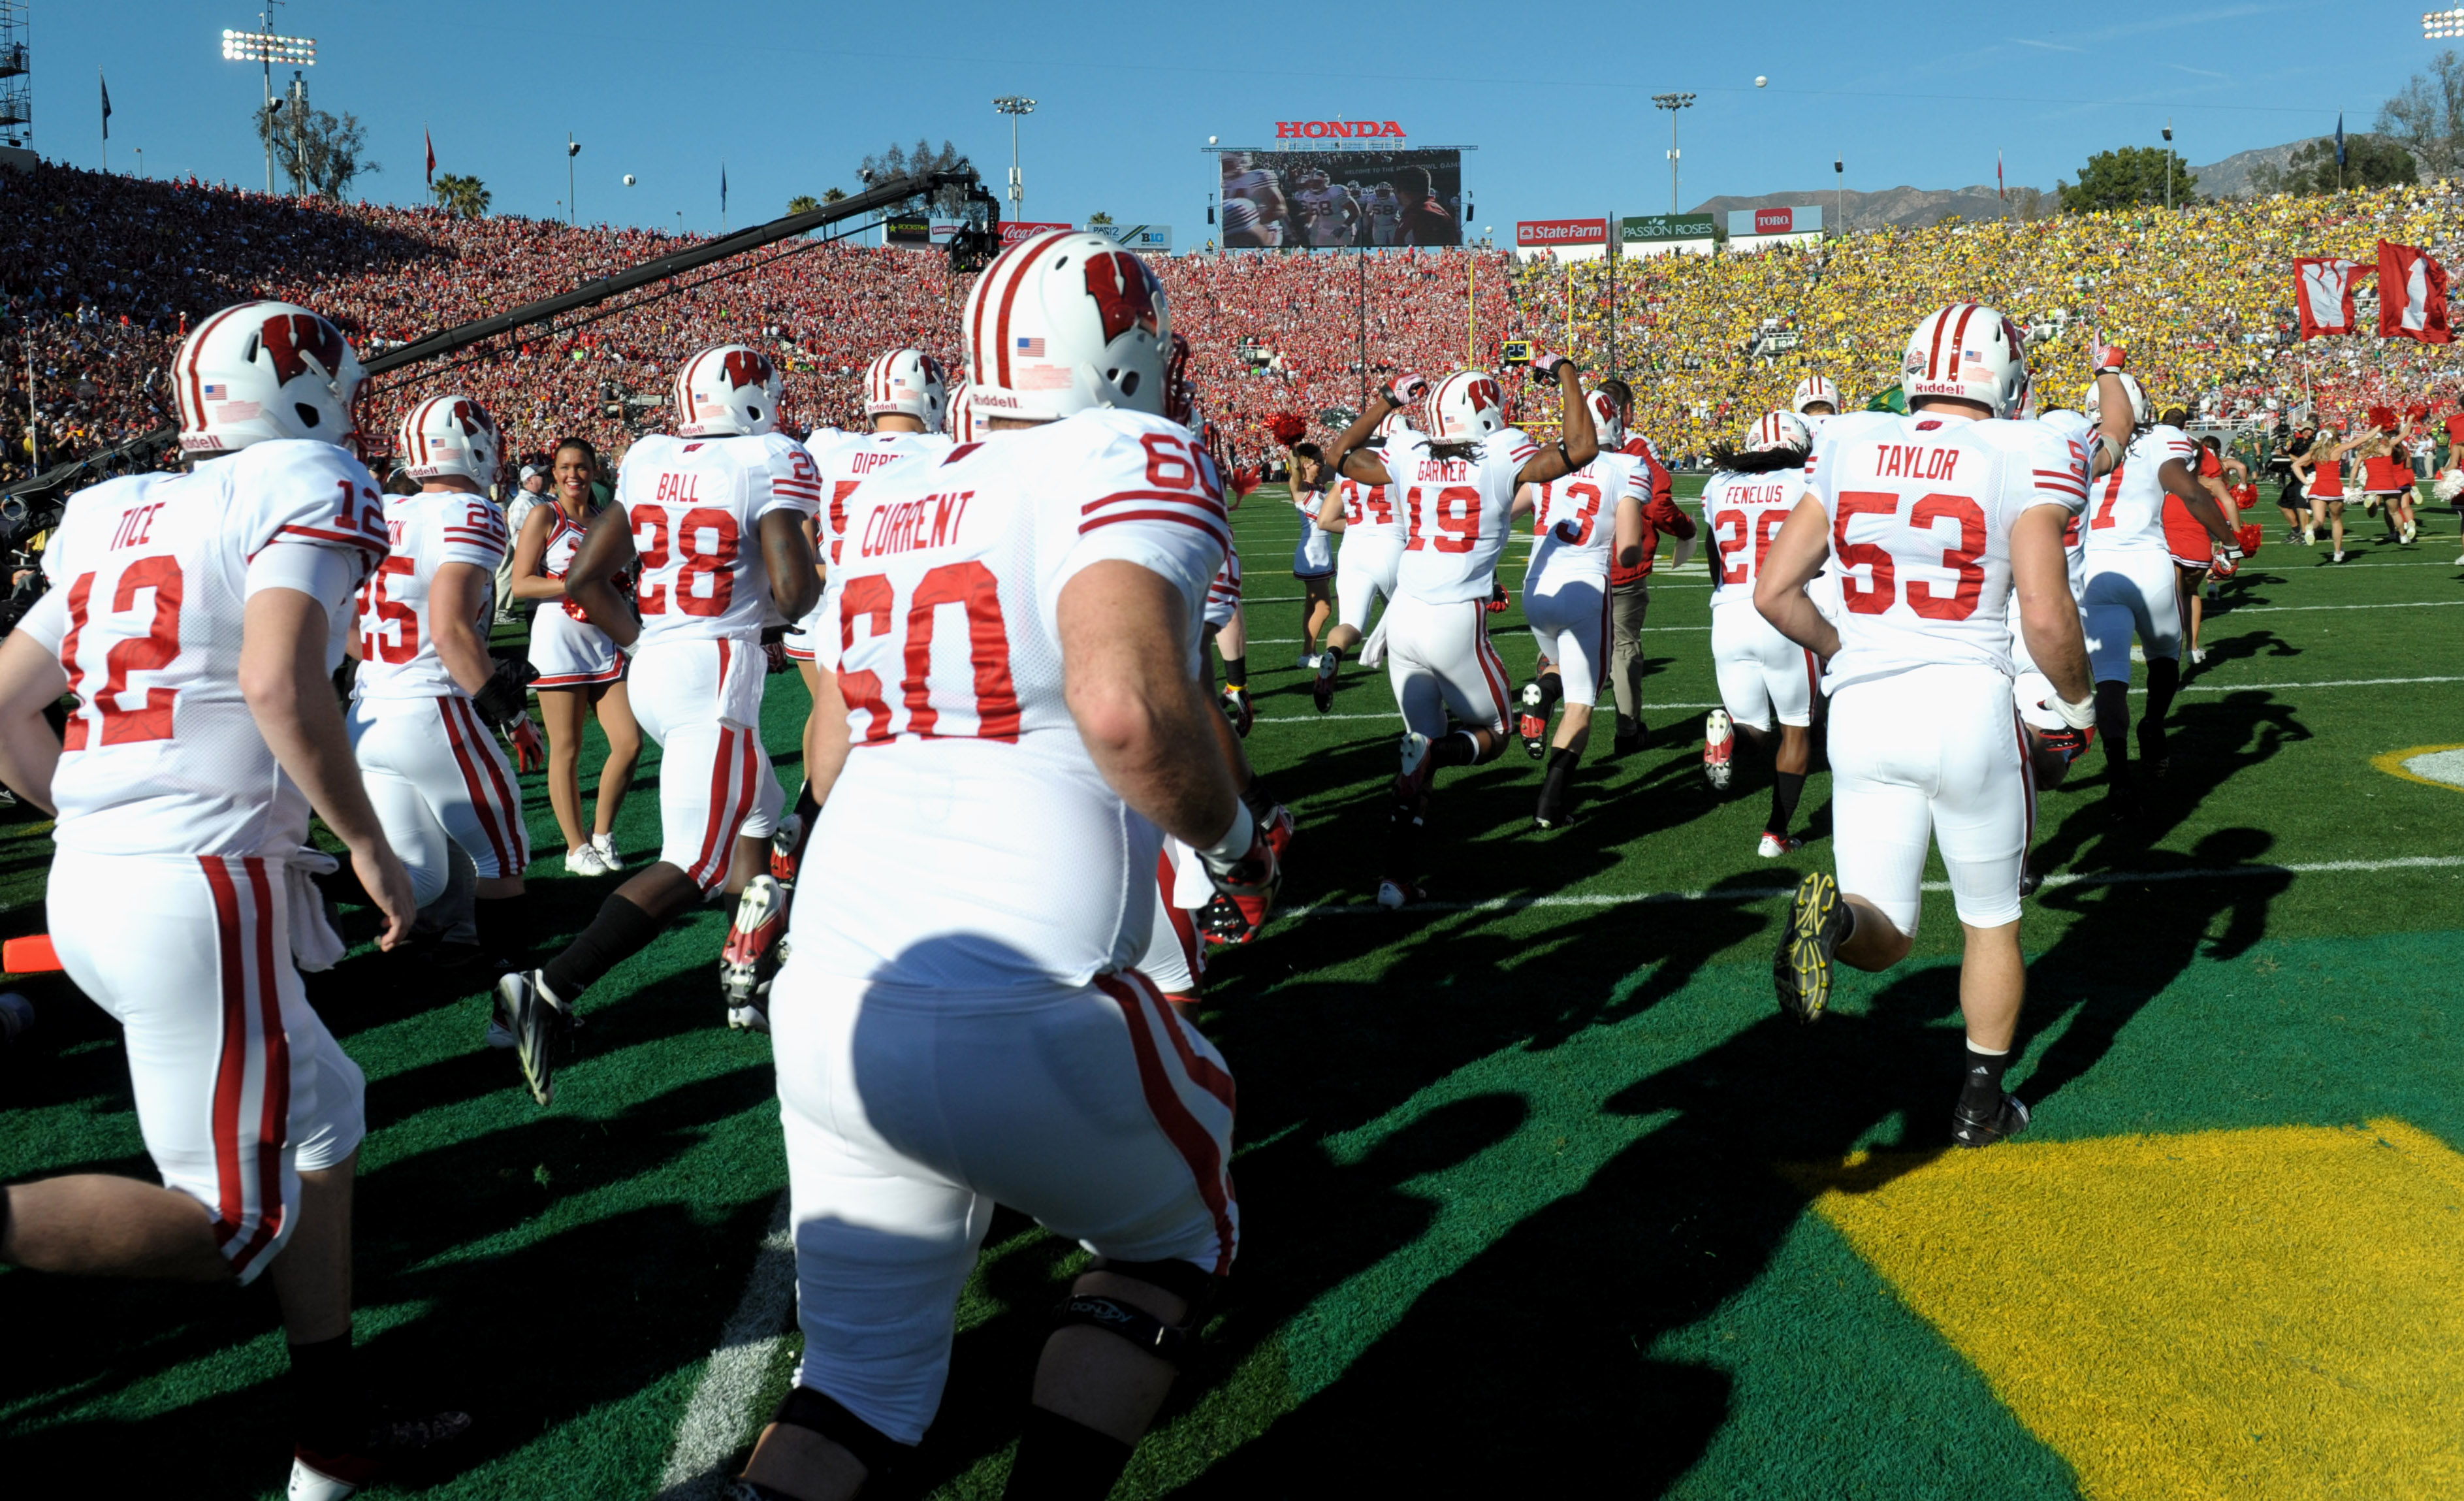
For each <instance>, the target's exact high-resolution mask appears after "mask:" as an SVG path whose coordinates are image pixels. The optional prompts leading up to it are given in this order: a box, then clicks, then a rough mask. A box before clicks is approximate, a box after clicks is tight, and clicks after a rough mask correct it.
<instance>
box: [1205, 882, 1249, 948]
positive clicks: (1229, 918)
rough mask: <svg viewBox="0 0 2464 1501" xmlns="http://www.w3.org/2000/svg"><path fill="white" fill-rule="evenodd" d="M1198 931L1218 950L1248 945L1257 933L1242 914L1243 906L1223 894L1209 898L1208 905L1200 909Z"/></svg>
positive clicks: (1219, 893) (1218, 893) (1207, 899)
mask: <svg viewBox="0 0 2464 1501" xmlns="http://www.w3.org/2000/svg"><path fill="white" fill-rule="evenodd" d="M1198 931H1199V933H1200V934H1202V935H1203V936H1204V937H1205V938H1206V941H1207V942H1209V943H1211V944H1214V945H1215V946H1216V947H1218V948H1225V947H1229V946H1230V945H1232V944H1235V943H1246V942H1248V941H1249V939H1250V938H1251V937H1252V935H1253V934H1254V933H1255V932H1256V930H1255V929H1253V928H1251V927H1250V926H1249V919H1248V917H1247V916H1245V915H1243V913H1242V911H1241V904H1240V903H1238V902H1236V901H1234V900H1233V899H1232V898H1231V897H1229V896H1226V895H1225V894H1222V893H1221V892H1217V893H1216V894H1213V895H1211V896H1209V897H1207V898H1206V905H1205V906H1203V907H1200V908H1199V909H1198Z"/></svg>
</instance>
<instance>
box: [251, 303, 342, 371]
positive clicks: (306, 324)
mask: <svg viewBox="0 0 2464 1501" xmlns="http://www.w3.org/2000/svg"><path fill="white" fill-rule="evenodd" d="M256 337H257V342H259V343H260V344H262V345H264V346H265V352H266V353H267V354H269V355H271V356H273V357H274V378H275V380H276V381H278V382H280V383H282V384H283V385H286V386H287V385H289V384H290V383H291V382H293V381H296V380H297V379H298V378H299V377H301V376H303V375H305V374H307V373H308V361H309V358H310V357H312V356H313V357H314V358H315V359H316V361H317V363H318V364H319V366H321V367H322V371H321V373H323V374H324V375H326V376H329V377H330V376H332V375H333V374H335V373H336V372H337V371H339V370H341V368H342V360H343V358H344V356H345V355H346V354H347V353H348V352H349V346H348V345H346V344H344V343H343V342H342V334H341V330H340V329H338V328H336V327H335V326H334V325H333V324H331V323H329V322H327V321H325V320H323V319H321V318H319V317H317V316H316V315H315V314H313V313H278V314H276V315H275V316H274V317H272V318H269V319H267V320H265V326H264V327H263V328H260V329H258V330H257V335H256Z"/></svg>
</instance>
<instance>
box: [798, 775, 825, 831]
mask: <svg viewBox="0 0 2464 1501" xmlns="http://www.w3.org/2000/svg"><path fill="white" fill-rule="evenodd" d="M821 810H822V800H821V799H819V798H817V797H815V796H813V779H812V778H810V777H806V778H805V779H804V784H803V786H801V787H798V788H797V789H796V816H797V817H798V818H801V819H803V821H804V827H805V828H812V827H813V816H814V815H815V814H817V813H819V812H820V811H821Z"/></svg>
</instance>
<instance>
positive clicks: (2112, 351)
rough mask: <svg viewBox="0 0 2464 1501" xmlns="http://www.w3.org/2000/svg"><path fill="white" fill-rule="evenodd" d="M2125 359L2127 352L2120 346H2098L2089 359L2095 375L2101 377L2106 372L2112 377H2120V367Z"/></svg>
mask: <svg viewBox="0 0 2464 1501" xmlns="http://www.w3.org/2000/svg"><path fill="white" fill-rule="evenodd" d="M2127 359H2128V351H2127V350H2125V349H2123V347H2122V346H2121V345H2120V344H2099V345H2097V346H2096V350H2095V353H2094V354H2093V355H2092V356H2091V357H2090V364H2093V365H2094V366H2095V367H2096V373H2097V374H2099V375H2103V374H2106V373H2108V372H2109V373H2111V374H2114V375H2120V374H2121V373H2122V367H2123V364H2124V363H2125V362H2126V360H2127Z"/></svg>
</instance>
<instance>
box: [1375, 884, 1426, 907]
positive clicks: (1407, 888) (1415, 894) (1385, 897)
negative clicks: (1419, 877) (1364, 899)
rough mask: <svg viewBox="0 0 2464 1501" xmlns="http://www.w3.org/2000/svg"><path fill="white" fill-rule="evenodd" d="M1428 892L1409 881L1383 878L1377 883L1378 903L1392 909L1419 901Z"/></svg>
mask: <svg viewBox="0 0 2464 1501" xmlns="http://www.w3.org/2000/svg"><path fill="white" fill-rule="evenodd" d="M1426 895H1427V893H1425V892H1423V891H1421V890H1420V889H1419V887H1417V886H1415V885H1413V884H1412V883H1411V882H1409V881H1395V880H1381V881H1379V882H1378V883H1377V905H1378V906H1380V907H1384V908H1388V909H1390V910H1391V909H1393V908H1397V907H1402V906H1407V905H1409V904H1410V903H1412V902H1416V901H1419V900H1421V899H1422V898H1423V897H1424V896H1426Z"/></svg>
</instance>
